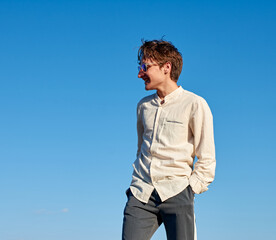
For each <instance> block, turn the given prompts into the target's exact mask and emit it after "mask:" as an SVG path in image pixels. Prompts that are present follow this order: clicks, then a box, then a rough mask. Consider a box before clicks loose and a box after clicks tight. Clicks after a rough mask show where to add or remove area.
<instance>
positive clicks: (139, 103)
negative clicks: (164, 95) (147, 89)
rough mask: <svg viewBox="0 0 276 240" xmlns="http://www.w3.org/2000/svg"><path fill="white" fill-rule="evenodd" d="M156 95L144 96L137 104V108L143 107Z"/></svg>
mask: <svg viewBox="0 0 276 240" xmlns="http://www.w3.org/2000/svg"><path fill="white" fill-rule="evenodd" d="M155 96H156V93H154V94H151V95H149V96H146V97H143V98H142V99H141V100H140V101H139V102H138V104H137V108H141V107H142V106H143V105H145V104H147V103H149V102H151V101H152V100H153V99H154V98H155Z"/></svg>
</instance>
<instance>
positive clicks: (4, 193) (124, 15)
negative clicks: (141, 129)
mask: <svg viewBox="0 0 276 240" xmlns="http://www.w3.org/2000/svg"><path fill="white" fill-rule="evenodd" d="M275 11H276V6H275V2H274V1H254V0H248V1H244V0H239V1H237V0H226V1H207V0H206V1H203V0H199V1H192V0H190V1H186V0H182V1H174V0H173V1H171V2H169V1H163V0H159V1H155V0H153V1H136V0H135V1H61V0H56V1H54V0H53V1H25V0H21V1H19V0H18V1H5V0H0V34H1V35H0V83H1V85H0V113H1V115H0V146H1V147H0V161H1V164H0V196H1V201H0V202H1V204H0V239H1V240H91V239H100V240H110V239H112V240H113V239H120V236H121V225H122V217H123V214H122V212H123V208H124V205H125V201H126V196H125V194H124V191H125V190H126V188H127V187H128V186H129V183H130V180H131V173H132V166H131V165H132V163H133V161H134V160H135V152H136V144H137V140H136V104H137V102H138V101H139V99H141V98H142V97H144V96H146V95H148V94H152V93H153V92H146V91H145V90H144V84H143V82H142V80H140V79H138V78H137V50H138V48H139V46H140V44H141V38H144V39H159V38H161V37H162V36H165V39H166V40H169V41H172V43H173V44H175V45H176V46H177V47H178V49H179V50H180V51H181V52H182V54H183V59H184V68H183V72H182V74H181V76H180V80H179V84H180V85H182V86H183V88H185V89H187V90H189V91H192V92H195V93H197V94H198V95H201V96H203V97H204V98H205V99H206V100H207V102H208V103H209V105H210V107H211V109H212V112H213V115H214V126H215V140H216V150H217V173H216V179H215V181H214V183H212V184H211V186H210V189H209V191H207V192H206V193H204V194H202V195H198V196H196V200H195V208H196V210H195V211H196V217H197V227H198V238H199V239H201V240H222V239H223V240H233V239H242V240H244V239H250V240H259V239H275V236H276V228H275V225H276V220H275V219H276V218H275V214H276V207H275V202H276V192H275V182H276V177H275V168H276V161H275V152H274V151H275V130H276V127H275V125H276V124H275V123H276V110H275V108H276V97H275V95H274V94H275V87H276V83H275V80H276V79H275V77H276V27H275V26H276V14H275ZM153 239H155V240H165V239H166V238H165V233H164V230H163V228H161V229H160V230H158V232H157V233H156V235H155V236H154V238H153Z"/></svg>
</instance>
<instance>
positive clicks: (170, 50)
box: [138, 39, 183, 82]
mask: <svg viewBox="0 0 276 240" xmlns="http://www.w3.org/2000/svg"><path fill="white" fill-rule="evenodd" d="M145 59H151V60H154V61H155V62H156V63H157V64H158V65H159V67H160V68H161V67H162V66H163V65H164V64H165V63H167V62H170V63H171V65H172V70H171V73H170V77H171V79H172V80H174V81H175V82H177V80H178V78H179V76H180V73H181V71H182V66H183V60H182V55H181V53H180V52H179V51H178V50H177V48H176V47H175V46H174V45H173V44H172V43H171V42H168V41H164V40H163V39H161V40H152V41H144V40H142V46H141V47H140V48H139V50H138V64H140V65H141V63H142V61H144V60H145Z"/></svg>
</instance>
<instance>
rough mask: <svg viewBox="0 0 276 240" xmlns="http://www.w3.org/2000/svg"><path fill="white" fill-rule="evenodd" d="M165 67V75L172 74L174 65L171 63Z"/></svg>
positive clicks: (167, 63)
mask: <svg viewBox="0 0 276 240" xmlns="http://www.w3.org/2000/svg"><path fill="white" fill-rule="evenodd" d="M163 67H164V73H165V74H168V73H169V74H170V73H171V71H172V64H171V62H166V63H165V64H164V65H163Z"/></svg>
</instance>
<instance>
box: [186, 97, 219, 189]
mask: <svg viewBox="0 0 276 240" xmlns="http://www.w3.org/2000/svg"><path fill="white" fill-rule="evenodd" d="M190 128H191V130H192V133H193V136H194V154H195V156H197V158H198V160H197V162H196V163H195V165H194V170H193V172H192V174H191V177H190V180H189V181H190V186H191V187H192V189H193V191H194V192H195V193H197V194H199V193H202V192H205V191H207V190H208V187H207V186H208V185H209V184H210V183H211V182H212V181H213V180H214V177H215V168H216V159H215V144H214V134H213V116H212V113H211V111H210V108H209V106H208V104H207V103H206V101H205V100H204V99H203V98H199V99H198V100H197V101H196V102H195V103H194V106H193V109H192V114H191V119H190Z"/></svg>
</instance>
